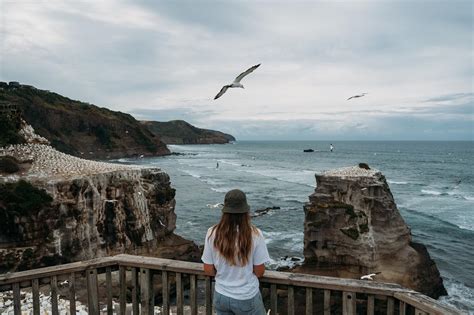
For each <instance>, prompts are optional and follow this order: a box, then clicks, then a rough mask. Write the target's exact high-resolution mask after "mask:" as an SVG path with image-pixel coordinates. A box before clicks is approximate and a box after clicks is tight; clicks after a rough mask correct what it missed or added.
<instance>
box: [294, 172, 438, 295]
mask: <svg viewBox="0 0 474 315" xmlns="http://www.w3.org/2000/svg"><path fill="white" fill-rule="evenodd" d="M316 181H317V188H316V190H315V192H314V193H313V194H312V195H311V196H310V197H309V200H310V201H309V203H307V204H306V205H305V207H304V211H305V224H304V235H305V236H304V256H305V262H304V264H303V265H302V266H301V267H299V268H296V270H295V271H297V272H309V273H314V274H320V275H328V276H336V277H346V278H359V277H361V276H362V275H366V274H369V273H375V272H381V273H380V274H378V275H377V276H376V277H375V279H376V280H378V281H385V282H395V283H399V284H401V285H403V286H405V287H408V288H411V289H414V290H416V291H419V292H422V293H424V294H427V295H429V296H431V297H435V298H437V297H439V296H440V295H445V294H446V290H445V288H444V286H443V281H442V278H441V277H440V274H439V271H438V269H437V267H436V264H435V263H434V261H433V260H432V259H431V258H430V256H429V254H428V251H427V250H426V248H425V246H424V245H422V244H418V243H414V242H413V241H412V238H411V234H410V230H409V228H408V226H407V225H406V223H405V222H404V220H403V218H402V217H401V215H400V213H399V211H398V209H397V206H396V204H395V202H394V199H393V196H392V193H391V191H390V188H389V186H388V184H387V181H386V180H385V177H384V176H383V175H382V174H381V173H380V172H377V171H373V170H366V169H362V168H358V167H354V168H345V169H339V170H334V171H330V172H327V173H324V174H321V175H316Z"/></svg>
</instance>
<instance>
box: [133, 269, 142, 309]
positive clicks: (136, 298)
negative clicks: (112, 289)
mask: <svg viewBox="0 0 474 315" xmlns="http://www.w3.org/2000/svg"><path fill="white" fill-rule="evenodd" d="M138 289H139V284H138V271H137V268H132V311H133V315H139V314H140V303H139V301H140V296H139V294H138Z"/></svg>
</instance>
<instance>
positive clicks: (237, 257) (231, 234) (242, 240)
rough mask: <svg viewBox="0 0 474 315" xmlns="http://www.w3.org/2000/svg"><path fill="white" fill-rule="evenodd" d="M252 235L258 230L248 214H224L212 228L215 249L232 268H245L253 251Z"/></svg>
mask: <svg viewBox="0 0 474 315" xmlns="http://www.w3.org/2000/svg"><path fill="white" fill-rule="evenodd" d="M252 233H258V231H257V228H256V227H255V226H254V225H253V224H251V223H250V215H249V213H248V212H246V213H223V214H222V217H221V220H220V221H219V223H218V224H216V225H214V226H213V227H212V230H211V233H210V235H209V237H210V236H211V235H213V234H214V247H215V248H216V249H217V251H218V252H219V253H220V254H221V255H222V256H223V257H224V259H225V260H226V261H227V263H229V264H230V265H231V266H236V265H241V266H245V265H246V264H247V263H248V261H249V258H250V257H249V256H250V252H251V250H252Z"/></svg>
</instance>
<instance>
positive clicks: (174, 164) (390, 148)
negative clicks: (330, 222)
mask: <svg viewBox="0 0 474 315" xmlns="http://www.w3.org/2000/svg"><path fill="white" fill-rule="evenodd" d="M332 143H333V145H334V147H335V150H334V152H330V151H329V145H330V143H329V142H322V141H314V142H311V141H306V142H296V141H276V142H263V141H262V142H260V141H256V142H250V141H239V142H236V143H234V144H227V145H180V146H177V145H173V146H170V149H171V150H172V151H173V152H178V153H182V154H183V155H173V156H167V157H158V158H145V159H141V160H122V161H123V162H128V163H134V164H141V165H149V166H154V167H160V168H162V169H163V170H165V171H166V172H167V173H168V174H169V175H170V177H171V182H172V186H173V187H174V188H176V202H177V203H176V210H175V211H176V214H177V229H176V233H177V234H179V235H182V236H184V237H186V238H189V239H192V240H194V241H196V242H197V243H199V244H202V243H203V241H204V236H205V234H206V231H207V229H208V228H209V227H210V226H211V225H213V224H215V223H216V222H218V220H219V218H220V210H218V209H209V208H208V207H207V206H206V205H207V204H216V203H220V202H223V199H224V195H225V193H226V192H227V191H228V190H230V189H234V188H239V189H242V190H243V191H245V192H246V193H247V198H248V202H249V204H250V205H251V207H252V209H254V210H255V209H261V208H266V207H271V206H276V207H280V209H279V210H273V211H271V212H269V213H268V214H267V215H264V216H261V217H258V218H255V219H253V222H254V224H255V225H257V226H258V227H259V228H260V229H261V230H262V231H263V233H264V236H265V237H266V240H267V246H268V249H269V252H270V255H271V257H272V260H273V262H272V266H277V265H278V264H282V263H284V262H282V260H281V259H282V258H283V257H285V256H297V257H302V256H303V221H304V212H303V205H304V203H305V202H307V201H308V196H309V195H310V194H311V193H312V192H313V191H314V189H315V185H316V181H315V177H314V175H315V173H319V172H322V171H324V170H328V169H332V168H338V167H344V166H352V165H356V164H357V163H360V162H365V163H368V164H369V165H370V167H371V168H376V169H379V170H380V171H382V172H383V174H384V175H385V176H386V178H387V180H388V183H389V185H390V188H391V190H392V193H393V195H394V197H395V201H396V203H397V205H398V208H399V210H400V212H401V214H402V216H403V218H404V219H405V221H406V222H407V224H408V225H409V226H410V228H411V231H412V235H413V239H414V240H415V241H417V242H420V243H423V244H425V245H426V246H427V248H428V251H429V253H430V255H431V257H432V258H433V259H434V260H435V261H436V264H437V265H438V268H439V270H440V272H441V275H442V277H443V279H444V283H445V286H446V288H447V290H448V293H449V296H448V297H443V298H441V299H442V300H443V301H445V302H446V303H450V304H452V305H454V306H456V307H458V308H460V309H463V310H468V311H470V312H473V313H474V142H395V141H393V142H375V141H367V142H358V141H351V142H342V141H341V142H332ZM308 148H312V149H314V150H315V152H313V153H304V152H303V149H308ZM217 164H219V166H218V167H217Z"/></svg>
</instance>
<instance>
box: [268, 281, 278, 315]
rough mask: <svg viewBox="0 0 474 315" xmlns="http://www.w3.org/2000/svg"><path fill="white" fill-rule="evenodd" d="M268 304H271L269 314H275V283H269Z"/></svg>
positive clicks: (276, 294)
mask: <svg viewBox="0 0 474 315" xmlns="http://www.w3.org/2000/svg"><path fill="white" fill-rule="evenodd" d="M270 305H271V307H270V308H271V309H272V311H271V314H275V315H276V314H277V305H278V292H277V286H276V284H271V285H270Z"/></svg>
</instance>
